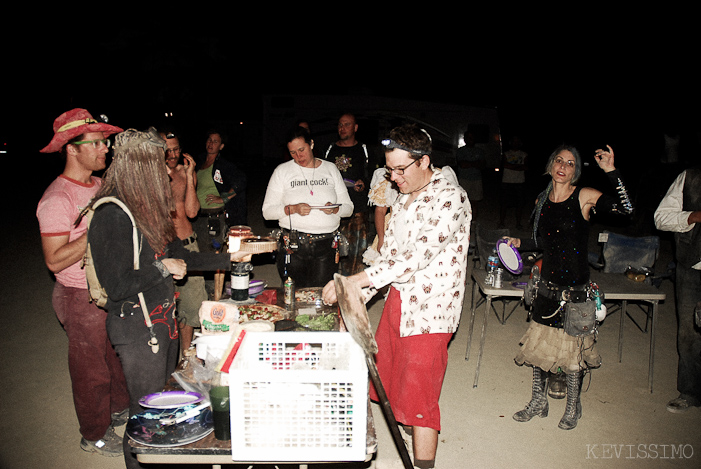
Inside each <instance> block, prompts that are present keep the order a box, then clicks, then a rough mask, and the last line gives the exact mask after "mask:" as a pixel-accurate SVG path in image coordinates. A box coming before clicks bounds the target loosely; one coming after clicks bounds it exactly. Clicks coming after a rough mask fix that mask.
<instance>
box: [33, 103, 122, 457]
mask: <svg viewBox="0 0 701 469" xmlns="http://www.w3.org/2000/svg"><path fill="white" fill-rule="evenodd" d="M53 130H54V136H53V139H52V140H51V142H50V143H49V144H48V145H47V146H46V147H45V148H43V149H42V150H41V153H57V152H58V153H61V154H62V155H63V157H64V158H65V166H64V169H63V172H62V173H61V175H60V176H59V177H58V178H56V179H55V180H54V181H53V182H52V183H51V185H49V187H48V188H47V189H46V191H45V192H44V195H43V196H42V198H41V200H40V201H39V205H38V208H37V212H36V214H37V218H38V219H39V229H40V231H41V244H42V249H43V252H44V261H45V262H46V266H47V267H48V268H49V270H50V271H51V272H53V273H54V274H55V277H56V284H55V286H54V291H53V297H52V302H53V306H54V310H55V311H56V316H57V317H58V319H59V321H60V322H61V324H62V325H63V328H64V330H65V331H66V334H67V335H68V370H69V373H70V376H71V383H72V387H73V402H74V405H75V410H76V414H77V417H78V423H79V425H80V433H81V435H82V438H81V440H80V447H81V448H82V449H83V450H85V451H88V452H95V453H99V454H102V455H104V456H120V455H121V454H122V438H121V437H119V436H118V435H117V434H116V433H115V432H114V428H113V427H114V426H118V425H121V424H124V423H125V421H126V417H127V415H128V407H129V394H128V392H127V387H126V380H125V379H124V373H123V372H122V365H121V364H120V361H119V359H118V358H117V355H116V353H115V351H114V349H113V347H112V344H111V343H110V341H109V339H108V337H107V331H106V328H105V319H106V317H107V312H106V311H104V310H102V309H100V308H98V307H97V306H96V305H95V304H94V303H92V302H91V301H90V296H89V294H88V289H87V281H86V279H85V272H84V270H83V269H82V268H81V260H82V258H83V255H84V254H85V249H86V246H87V236H86V221H87V220H85V219H82V220H81V222H80V223H79V224H78V225H77V226H76V224H75V222H76V220H77V219H78V217H79V214H80V212H81V210H82V209H83V208H85V207H86V206H87V205H88V204H89V203H90V200H91V199H92V197H93V196H94V195H95V193H97V191H98V189H99V188H100V185H101V182H102V181H101V179H100V178H98V177H96V176H94V175H93V173H94V172H95V171H100V170H102V169H104V168H105V166H106V163H105V156H106V154H107V151H108V147H109V140H107V137H109V136H110V135H112V134H115V133H118V132H121V131H122V129H120V128H119V127H115V126H112V125H108V124H106V123H103V122H98V121H97V120H95V119H93V117H92V116H91V115H90V113H88V111H86V110H85V109H73V110H71V111H68V112H65V113H63V114H61V115H60V116H59V117H58V118H56V120H55V121H54V126H53Z"/></svg>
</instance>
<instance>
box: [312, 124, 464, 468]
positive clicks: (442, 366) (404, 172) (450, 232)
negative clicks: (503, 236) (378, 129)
mask: <svg viewBox="0 0 701 469" xmlns="http://www.w3.org/2000/svg"><path fill="white" fill-rule="evenodd" d="M382 143H383V145H384V147H385V158H386V168H387V172H388V173H389V174H390V177H391V179H392V181H393V182H395V183H396V185H397V189H398V190H399V192H400V193H401V195H400V196H399V197H398V198H397V199H396V200H395V201H394V203H393V204H392V207H391V210H390V213H391V218H390V221H389V224H388V227H387V234H386V236H385V238H384V244H383V245H382V247H381V249H380V256H379V257H378V259H377V260H376V261H375V263H374V264H373V265H372V266H370V267H368V268H366V269H365V270H363V271H361V272H359V273H357V274H354V275H351V276H349V277H347V278H348V280H349V281H352V282H356V283H357V284H358V286H359V287H361V288H363V289H364V294H365V295H366V298H367V299H369V298H370V297H371V296H373V295H375V294H376V293H377V291H378V290H379V289H381V288H383V287H384V286H386V285H391V288H390V289H389V293H388V294H387V298H386V301H385V305H384V309H383V311H382V317H381V319H380V322H379V324H378V327H377V333H376V335H375V340H376V342H377V346H378V352H377V354H376V356H375V358H376V362H377V368H378V371H379V374H380V378H381V379H382V383H383V387H384V388H385V390H386V393H387V398H388V399H389V402H390V405H391V407H392V410H393V412H394V414H395V418H396V419H397V422H399V423H401V424H402V426H403V428H405V429H408V432H407V433H410V434H411V435H412V436H411V439H412V448H413V454H414V465H415V466H416V467H419V468H423V469H426V468H432V467H434V466H435V459H436V451H437V448H438V433H439V431H440V430H441V412H440V408H439V405H438V401H439V398H440V394H441V388H442V386H443V378H444V376H445V371H446V367H447V363H448V343H449V342H450V340H451V338H452V337H453V334H454V333H455V331H456V330H457V327H458V323H459V321H460V315H461V312H462V303H463V298H464V294H465V275H466V269H467V251H468V246H469V232H470V221H471V219H472V212H471V209H470V202H469V200H468V198H467V193H466V192H465V191H464V190H463V189H462V188H461V187H460V186H458V185H455V184H453V183H451V182H449V181H448V179H447V178H446V177H445V175H444V173H443V172H441V171H438V170H436V169H434V168H433V166H432V165H431V156H430V155H431V150H432V144H431V138H430V136H429V134H428V133H427V132H426V131H425V130H423V129H420V128H419V127H417V126H415V125H406V126H401V127H397V128H394V129H393V130H392V131H391V132H390V134H389V138H388V139H386V140H384V141H383V142H382ZM322 298H323V300H324V302H325V303H327V304H332V303H335V302H336V301H337V297H336V285H335V281H331V282H329V283H328V284H327V285H325V286H324V289H323V292H322ZM370 397H371V398H372V399H373V400H376V401H377V400H378V396H377V393H376V391H375V389H374V387H372V388H371V392H370Z"/></svg>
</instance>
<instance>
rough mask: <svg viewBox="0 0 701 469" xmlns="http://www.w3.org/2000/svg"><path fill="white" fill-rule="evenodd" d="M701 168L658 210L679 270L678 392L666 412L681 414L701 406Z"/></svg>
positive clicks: (680, 181)
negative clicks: (696, 317) (700, 321)
mask: <svg viewBox="0 0 701 469" xmlns="http://www.w3.org/2000/svg"><path fill="white" fill-rule="evenodd" d="M700 222H701V168H699V167H696V168H690V169H687V170H686V171H684V172H682V173H681V174H680V175H679V176H678V177H677V178H676V180H675V181H674V182H673V183H672V185H671V186H670V188H669V190H668V191H667V194H666V195H665V196H664V198H663V199H662V202H660V205H659V207H657V210H655V226H656V227H657V229H658V230H664V231H672V232H674V240H675V244H676V259H677V268H676V273H675V288H676V306H677V320H678V321H677V323H678V324H677V353H678V354H679V363H678V367H677V390H678V391H679V397H677V398H674V399H672V400H671V401H669V402H668V403H667V410H669V411H670V412H674V413H681V412H685V411H687V410H689V408H690V407H699V406H701V333H699V327H701V324H696V325H694V312H696V315H699V314H701V223H700Z"/></svg>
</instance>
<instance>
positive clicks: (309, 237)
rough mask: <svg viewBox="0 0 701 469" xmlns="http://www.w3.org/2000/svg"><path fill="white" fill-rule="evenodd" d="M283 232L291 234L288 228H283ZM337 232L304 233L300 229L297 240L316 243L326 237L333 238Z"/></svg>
mask: <svg viewBox="0 0 701 469" xmlns="http://www.w3.org/2000/svg"><path fill="white" fill-rule="evenodd" d="M282 232H283V233H284V234H287V235H289V234H290V230H288V229H287V228H283V229H282ZM336 233H337V232H336V231H334V232H332V233H303V232H301V231H298V232H297V241H298V242H302V243H309V244H311V243H315V242H317V241H321V240H324V239H331V238H333V237H334V236H336Z"/></svg>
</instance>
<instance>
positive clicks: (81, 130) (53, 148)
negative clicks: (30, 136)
mask: <svg viewBox="0 0 701 469" xmlns="http://www.w3.org/2000/svg"><path fill="white" fill-rule="evenodd" d="M88 132H102V133H104V134H105V137H109V136H110V135H114V134H117V133H119V132H124V129H122V128H120V127H116V126H114V125H109V124H105V123H102V122H97V123H94V124H85V125H81V126H80V127H75V128H73V129H68V130H66V131H65V132H59V133H56V134H54V138H52V139H51V142H50V143H49V144H48V145H47V146H45V147H44V148H42V149H41V150H39V152H40V153H56V152H57V151H60V150H61V148H63V146H64V145H65V144H66V143H68V142H70V141H71V140H72V139H74V138H75V137H77V136H78V135H82V134H86V133H88Z"/></svg>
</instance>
